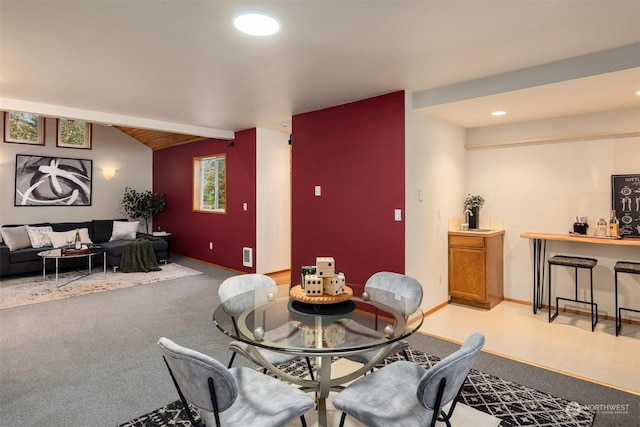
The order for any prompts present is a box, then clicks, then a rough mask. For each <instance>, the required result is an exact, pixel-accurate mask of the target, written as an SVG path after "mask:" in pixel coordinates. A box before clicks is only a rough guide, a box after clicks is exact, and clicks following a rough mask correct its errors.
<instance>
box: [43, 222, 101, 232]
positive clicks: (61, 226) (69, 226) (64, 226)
mask: <svg viewBox="0 0 640 427" xmlns="http://www.w3.org/2000/svg"><path fill="white" fill-rule="evenodd" d="M51 227H52V228H53V231H69V230H75V229H76V228H86V229H87V230H88V229H89V228H90V227H91V221H82V222H58V223H55V222H54V223H52V224H51Z"/></svg>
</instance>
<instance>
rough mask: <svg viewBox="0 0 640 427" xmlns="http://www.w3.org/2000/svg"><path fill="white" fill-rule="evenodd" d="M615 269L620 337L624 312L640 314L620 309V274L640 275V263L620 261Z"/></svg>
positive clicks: (617, 330)
mask: <svg viewBox="0 0 640 427" xmlns="http://www.w3.org/2000/svg"><path fill="white" fill-rule="evenodd" d="M613 269H614V271H615V272H616V274H615V276H616V336H618V335H619V334H620V329H621V328H622V310H627V311H635V312H636V313H640V310H637V309H634V308H625V307H618V273H629V274H640V263H638V262H629V261H618V262H616V265H615V266H614V267H613Z"/></svg>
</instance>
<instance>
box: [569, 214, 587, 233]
mask: <svg viewBox="0 0 640 427" xmlns="http://www.w3.org/2000/svg"><path fill="white" fill-rule="evenodd" d="M588 229H589V224H588V223H587V217H586V216H576V222H574V223H573V232H574V233H576V234H587V230H588Z"/></svg>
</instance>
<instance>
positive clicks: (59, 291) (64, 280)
mask: <svg viewBox="0 0 640 427" xmlns="http://www.w3.org/2000/svg"><path fill="white" fill-rule="evenodd" d="M160 267H161V268H162V270H161V271H150V272H148V273H121V272H117V273H114V272H113V271H112V270H110V269H107V274H106V278H105V274H104V272H103V270H102V267H100V268H94V269H93V273H92V274H90V275H88V276H87V275H84V276H83V274H85V271H82V270H76V271H68V272H64V273H60V275H59V277H58V284H57V285H56V281H55V274H54V273H47V276H46V280H45V281H44V282H43V281H42V276H41V275H38V276H30V277H20V278H17V279H8V280H3V281H1V282H0V309H5V308H13V307H20V306H23V305H28V304H36V303H40V302H47V301H54V300H58V299H63V298H70V297H76V296H80V295H87V294H92V293H96V292H105V291H111V290H114V289H122V288H129V287H132V286H138V285H145V284H148V283H155V282H161V281H163V280H170V279H179V278H181V277H187V276H194V275H196V274H202V273H201V272H199V271H197V270H194V269H192V268H189V267H185V266H182V265H180V264H175V263H170V264H167V265H163V264H161V265H160Z"/></svg>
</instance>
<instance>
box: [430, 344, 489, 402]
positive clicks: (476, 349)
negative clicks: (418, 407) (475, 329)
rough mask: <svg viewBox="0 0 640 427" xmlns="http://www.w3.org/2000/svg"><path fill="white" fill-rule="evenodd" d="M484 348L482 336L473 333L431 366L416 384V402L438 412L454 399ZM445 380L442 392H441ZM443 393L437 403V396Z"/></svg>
mask: <svg viewBox="0 0 640 427" xmlns="http://www.w3.org/2000/svg"><path fill="white" fill-rule="evenodd" d="M483 346H484V335H482V334H480V333H474V334H472V335H471V336H469V338H467V339H466V340H465V342H464V344H462V347H460V349H459V350H458V351H456V352H454V353H452V354H450V355H449V356H447V357H445V358H444V359H442V360H441V361H439V362H438V363H436V364H435V365H433V366H432V367H431V368H430V369H429V370H428V371H427V372H426V373H425V374H424V376H423V377H422V378H421V379H420V381H419V383H418V400H419V401H420V403H421V404H422V405H423V406H424V407H425V408H427V409H429V410H432V411H436V414H437V413H438V412H439V410H440V408H442V407H443V406H445V405H446V404H447V403H449V402H451V401H452V400H453V399H455V398H456V396H457V395H458V392H459V390H460V388H461V387H462V384H463V383H464V380H465V379H466V378H467V375H468V374H469V371H470V370H471V367H472V366H473V364H474V362H475V360H476V358H477V357H478V355H479V354H480V350H482V347H483ZM443 379H444V380H445V381H446V383H445V384H444V391H443V392H442V390H441V388H440V387H441V385H442V380H443ZM440 393H443V394H442V395H441V397H440V402H438V400H439V399H438V397H439V394H440Z"/></svg>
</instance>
